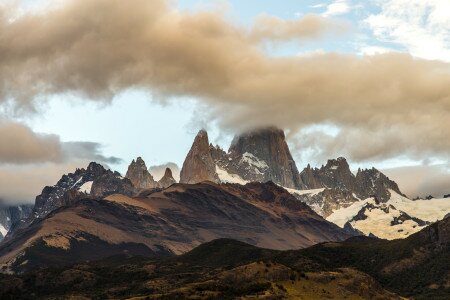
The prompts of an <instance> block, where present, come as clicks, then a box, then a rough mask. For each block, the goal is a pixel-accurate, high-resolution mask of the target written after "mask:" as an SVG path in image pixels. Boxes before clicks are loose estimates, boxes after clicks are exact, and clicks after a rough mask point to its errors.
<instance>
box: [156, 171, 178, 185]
mask: <svg viewBox="0 0 450 300" xmlns="http://www.w3.org/2000/svg"><path fill="white" fill-rule="evenodd" d="M176 182H177V181H176V180H175V179H174V178H173V175H172V170H171V169H170V168H166V170H165V172H164V176H163V177H162V178H161V179H160V180H159V181H158V186H159V187H160V188H163V189H165V188H168V187H169V186H171V185H172V184H174V183H176Z"/></svg>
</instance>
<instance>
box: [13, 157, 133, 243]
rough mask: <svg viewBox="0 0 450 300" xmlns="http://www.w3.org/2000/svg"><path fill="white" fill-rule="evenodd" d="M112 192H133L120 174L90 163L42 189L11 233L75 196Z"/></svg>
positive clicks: (70, 201) (126, 180)
mask: <svg viewBox="0 0 450 300" xmlns="http://www.w3.org/2000/svg"><path fill="white" fill-rule="evenodd" d="M112 193H121V194H124V195H129V196H131V195H134V194H135V193H136V189H135V188H134V186H133V184H132V183H131V181H130V180H129V179H128V178H123V177H122V176H121V175H120V173H118V172H113V171H111V170H107V169H105V168H104V167H103V166H102V165H100V164H98V163H95V162H91V163H90V164H89V165H88V167H87V168H86V169H77V170H76V171H75V172H74V173H69V174H66V175H63V176H62V177H61V179H60V180H59V181H58V182H57V183H56V184H55V185H53V186H46V187H44V189H43V190H42V193H41V194H40V195H38V196H37V197H36V200H35V205H34V208H33V211H32V212H31V214H30V215H29V217H28V218H26V219H24V220H22V222H21V223H20V224H19V225H18V226H16V227H15V228H13V229H12V230H11V232H12V233H13V232H14V231H15V230H18V229H21V228H24V227H27V226H29V225H30V224H31V223H33V222H34V221H35V220H38V219H42V218H44V217H46V216H47V215H48V214H50V213H51V212H52V211H54V210H55V209H57V208H60V207H62V206H66V205H70V204H72V203H73V202H75V201H76V200H77V199H78V196H79V194H83V195H91V196H96V197H104V196H107V195H110V194H112ZM8 236H9V234H8Z"/></svg>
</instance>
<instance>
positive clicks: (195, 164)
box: [180, 129, 219, 183]
mask: <svg viewBox="0 0 450 300" xmlns="http://www.w3.org/2000/svg"><path fill="white" fill-rule="evenodd" d="M202 181H213V182H219V177H218V175H217V173H216V165H215V163H214V161H213V159H212V156H211V151H210V144H209V139H208V133H207V132H206V130H204V129H201V130H200V131H199V132H198V133H197V135H196V137H195V139H194V142H193V143H192V146H191V149H190V150H189V153H188V155H187V156H186V159H185V160H184V163H183V167H182V168H181V172H180V182H181V183H198V182H202Z"/></svg>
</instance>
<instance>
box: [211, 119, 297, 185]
mask: <svg viewBox="0 0 450 300" xmlns="http://www.w3.org/2000/svg"><path fill="white" fill-rule="evenodd" d="M215 158H216V164H217V165H218V166H219V167H220V168H222V169H225V170H226V171H227V172H228V173H233V174H238V175H239V176H240V177H241V178H242V179H244V180H246V181H259V182H266V181H269V180H270V181H273V182H275V183H277V184H279V185H281V186H284V187H287V188H294V189H299V188H302V186H303V185H302V182H301V179H300V176H299V173H298V170H297V166H296V165H295V161H294V159H293V158H292V155H291V152H290V150H289V147H288V144H287V143H286V138H285V136H284V132H283V131H282V130H280V129H278V128H274V127H269V128H263V129H259V130H254V131H250V132H245V133H243V134H240V135H238V136H236V137H235V138H234V139H233V142H232V143H231V146H230V148H229V150H228V153H227V154H226V155H222V156H216V157H215Z"/></svg>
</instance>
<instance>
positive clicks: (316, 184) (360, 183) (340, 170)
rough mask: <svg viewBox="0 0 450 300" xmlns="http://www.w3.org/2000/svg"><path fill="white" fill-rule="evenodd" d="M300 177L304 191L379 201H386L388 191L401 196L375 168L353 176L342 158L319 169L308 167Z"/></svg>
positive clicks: (332, 160)
mask: <svg viewBox="0 0 450 300" xmlns="http://www.w3.org/2000/svg"><path fill="white" fill-rule="evenodd" d="M300 177H301V179H302V182H303V183H304V186H305V189H318V188H327V189H337V190H340V191H349V192H352V193H354V194H355V195H356V197H357V198H360V199H366V198H369V197H376V198H377V199H378V200H380V201H387V200H389V198H390V196H391V194H390V192H389V190H390V189H391V190H393V191H395V192H396V193H398V194H400V195H403V194H402V193H401V192H400V189H399V187H398V185H397V184H396V183H395V182H394V181H392V180H390V179H389V178H388V177H387V176H386V175H384V174H383V173H381V172H380V171H378V170H377V169H375V168H372V169H364V170H361V169H360V170H358V173H357V175H356V176H355V175H354V174H353V173H352V172H351V171H350V167H349V165H348V163H347V161H346V159H345V158H343V157H339V158H337V159H330V160H328V162H327V164H326V165H325V166H322V167H321V168H314V169H312V168H311V167H310V166H309V165H308V166H307V167H306V168H305V169H304V170H303V171H302V172H301V174H300ZM355 199H356V198H355Z"/></svg>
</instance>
